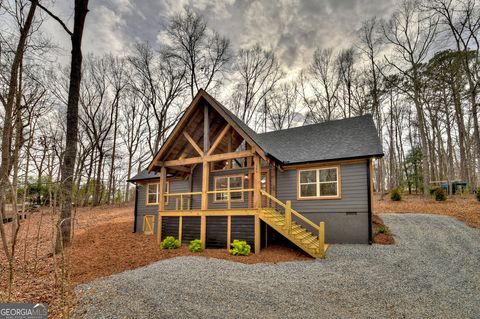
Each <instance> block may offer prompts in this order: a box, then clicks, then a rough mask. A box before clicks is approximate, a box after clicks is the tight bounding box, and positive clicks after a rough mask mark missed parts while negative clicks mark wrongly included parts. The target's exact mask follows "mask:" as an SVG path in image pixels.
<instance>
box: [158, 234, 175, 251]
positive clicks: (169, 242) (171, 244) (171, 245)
mask: <svg viewBox="0 0 480 319" xmlns="http://www.w3.org/2000/svg"><path fill="white" fill-rule="evenodd" d="M178 247H180V241H179V240H178V239H175V237H172V236H167V237H165V239H164V240H163V241H162V243H161V244H160V248H162V249H175V248H178Z"/></svg>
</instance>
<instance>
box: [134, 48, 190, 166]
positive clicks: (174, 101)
mask: <svg viewBox="0 0 480 319" xmlns="http://www.w3.org/2000/svg"><path fill="white" fill-rule="evenodd" d="M128 60H129V61H130V63H131V64H132V66H133V68H134V81H133V84H132V86H133V89H134V90H135V93H136V94H137V95H138V96H139V98H140V100H141V101H142V103H143V104H144V106H145V108H146V113H145V116H146V118H147V119H148V121H145V122H144V123H145V125H147V127H148V133H149V134H148V140H147V141H148V146H149V150H150V154H151V155H152V156H153V155H154V154H155V153H156V152H157V150H158V149H159V146H160V144H161V143H162V142H163V140H164V138H165V134H166V133H167V132H168V130H169V129H170V128H171V127H172V126H173V125H174V124H175V123H176V121H177V119H178V117H179V116H180V115H181V114H182V111H181V110H180V109H179V108H180V105H181V102H182V97H183V94H184V91H185V88H186V84H185V76H186V69H185V66H184V65H181V64H180V65H179V64H177V63H176V61H175V59H172V58H171V57H170V56H169V55H164V54H161V53H160V54H156V53H155V52H154V51H153V50H152V48H151V47H150V46H149V45H142V44H137V46H136V51H135V55H133V56H130V57H129V58H128ZM152 115H153V119H154V121H153V122H152Z"/></svg>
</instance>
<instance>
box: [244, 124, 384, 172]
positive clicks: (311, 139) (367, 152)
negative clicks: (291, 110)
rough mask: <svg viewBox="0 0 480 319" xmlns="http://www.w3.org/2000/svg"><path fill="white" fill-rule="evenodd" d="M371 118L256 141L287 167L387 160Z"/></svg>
mask: <svg viewBox="0 0 480 319" xmlns="http://www.w3.org/2000/svg"><path fill="white" fill-rule="evenodd" d="M377 134H378V133H377V129H376V128H375V124H374V122H373V118H372V116H371V115H364V116H359V117H352V118H348V119H343V120H336V121H328V122H324V123H318V124H312V125H306V126H301V127H295V128H291V129H286V130H280V131H274V132H268V133H263V134H255V136H254V137H252V138H253V139H255V141H257V142H258V144H259V145H260V146H261V147H262V148H263V149H264V151H265V152H267V153H268V154H269V155H271V156H273V157H275V158H276V159H278V160H279V161H281V162H283V164H294V163H297V164H298V163H305V162H317V161H326V160H335V159H347V158H358V157H369V156H383V150H382V144H381V143H380V139H379V137H378V135H377Z"/></svg>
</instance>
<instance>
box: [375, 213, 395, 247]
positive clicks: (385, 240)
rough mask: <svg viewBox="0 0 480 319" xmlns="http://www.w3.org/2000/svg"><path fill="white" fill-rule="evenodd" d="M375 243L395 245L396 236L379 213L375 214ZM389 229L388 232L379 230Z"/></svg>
mask: <svg viewBox="0 0 480 319" xmlns="http://www.w3.org/2000/svg"><path fill="white" fill-rule="evenodd" d="M372 221H373V243H374V244H380V245H394V244H395V238H393V234H392V232H391V231H390V229H389V228H388V226H386V225H385V224H384V223H383V220H382V219H381V218H380V216H378V215H373V219H372ZM380 229H383V230H385V229H386V230H388V231H387V232H386V233H380V232H379V230H380Z"/></svg>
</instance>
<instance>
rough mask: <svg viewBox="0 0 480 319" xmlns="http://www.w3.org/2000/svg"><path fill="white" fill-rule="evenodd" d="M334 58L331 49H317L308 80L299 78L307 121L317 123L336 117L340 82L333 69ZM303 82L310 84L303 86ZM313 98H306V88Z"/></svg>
mask: <svg viewBox="0 0 480 319" xmlns="http://www.w3.org/2000/svg"><path fill="white" fill-rule="evenodd" d="M335 61H336V56H335V55H334V52H333V50H332V49H317V50H315V53H314V54H313V62H312V65H311V66H310V68H309V70H308V76H309V77H308V78H306V77H301V83H302V92H303V96H304V101H305V106H306V107H307V108H308V114H307V121H309V122H313V123H318V122H323V121H330V120H333V119H335V118H336V117H337V108H338V106H339V101H338V88H339V86H340V81H339V77H338V72H337V70H336V68H335ZM305 80H306V81H309V82H310V83H309V84H307V85H305V84H304V83H305ZM307 87H309V88H310V89H311V91H313V96H312V97H311V98H308V92H307V91H308V88H307Z"/></svg>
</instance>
